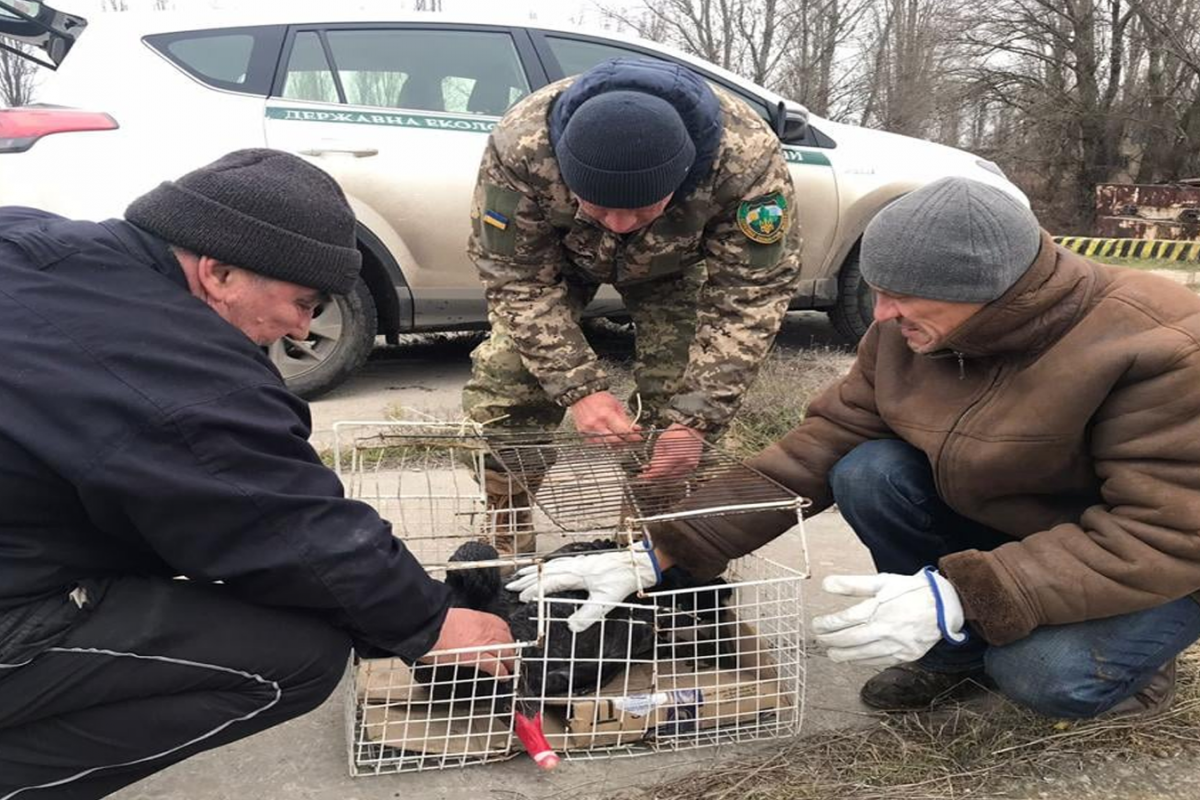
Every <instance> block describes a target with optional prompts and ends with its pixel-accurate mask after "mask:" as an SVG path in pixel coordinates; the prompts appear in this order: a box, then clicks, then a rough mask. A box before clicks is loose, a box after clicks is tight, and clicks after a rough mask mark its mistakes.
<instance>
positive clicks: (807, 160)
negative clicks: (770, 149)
mask: <svg viewBox="0 0 1200 800" xmlns="http://www.w3.org/2000/svg"><path fill="white" fill-rule="evenodd" d="M783 156H784V158H786V159H787V162H788V163H789V164H808V165H809V166H813V167H828V166H830V164H829V157H828V156H826V155H825V154H824V153H814V152H813V151H812V150H800V149H799V148H796V147H784V148H783Z"/></svg>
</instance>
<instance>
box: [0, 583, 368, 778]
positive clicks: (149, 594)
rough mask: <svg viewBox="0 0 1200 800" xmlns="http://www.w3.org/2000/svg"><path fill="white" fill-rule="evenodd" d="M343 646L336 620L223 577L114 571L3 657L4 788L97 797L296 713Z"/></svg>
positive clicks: (342, 657)
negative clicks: (88, 604)
mask: <svg viewBox="0 0 1200 800" xmlns="http://www.w3.org/2000/svg"><path fill="white" fill-rule="evenodd" d="M67 602H70V601H67ZM349 651H350V641H349V638H348V637H347V635H346V634H344V633H342V632H340V631H338V630H336V629H335V628H333V627H332V626H331V625H329V624H327V623H325V622H323V621H321V620H319V619H317V618H315V617H313V616H311V615H308V614H305V613H303V612H298V611H294V610H283V609H274V608H265V607H262V606H255V605H251V604H249V603H246V602H244V601H241V600H239V599H237V598H236V597H234V596H233V595H232V593H230V592H228V591H227V590H225V589H224V588H223V587H221V586H204V585H197V584H192V583H188V582H186V581H171V580H161V579H153V578H121V579H118V580H116V581H113V582H112V583H111V584H110V585H109V586H108V588H107V591H106V592H105V594H104V596H103V599H102V600H101V601H100V602H99V603H97V604H96V606H95V608H94V609H92V610H91V612H90V613H87V614H85V615H83V618H82V620H81V621H80V622H79V624H77V625H76V626H75V627H73V628H72V629H71V631H70V632H69V633H68V634H67V636H66V638H65V639H63V640H62V641H59V642H57V644H56V645H55V646H54V647H52V648H50V649H49V650H47V651H46V652H44V653H42V654H40V655H38V656H37V657H36V658H35V659H33V660H32V661H31V662H29V663H27V664H24V665H5V666H4V668H3V669H0V800H10V798H17V800H50V798H55V799H56V800H57V798H96V797H103V796H105V795H107V794H109V793H111V792H115V791H116V790H117V789H120V788H121V787H123V786H127V785H129V784H131V783H134V782H136V781H138V780H140V779H142V778H144V777H146V776H147V775H150V774H152V773H154V772H157V771H159V770H161V769H164V768H166V767H168V766H170V765H172V764H175V763H177V762H179V761H182V760H183V759H185V758H188V757H189V756H192V755H195V754H196V753H199V752H202V751H204V750H211V749H213V748H215V747H220V746H221V745H224V744H228V743H229V742H232V741H235V740H237V739H241V738H243V737H245V736H249V735H251V734H253V733H257V732H258V731H262V730H265V729H267V728H270V727H272V726H274V725H278V724H279V723H281V722H284V721H286V720H289V719H292V718H294V717H297V716H300V715H301V714H304V713H307V712H308V711H311V710H312V709H314V708H316V707H317V706H318V705H320V704H321V703H322V702H323V701H324V700H325V699H326V698H327V697H328V696H329V695H330V693H331V692H332V691H333V690H334V688H335V687H336V686H337V684H338V682H339V680H340V679H341V677H342V675H343V673H344V671H345V667H346V661H347V657H348V655H349Z"/></svg>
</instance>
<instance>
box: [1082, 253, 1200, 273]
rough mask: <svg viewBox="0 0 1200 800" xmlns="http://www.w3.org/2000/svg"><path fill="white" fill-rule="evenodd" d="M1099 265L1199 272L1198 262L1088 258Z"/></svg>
mask: <svg viewBox="0 0 1200 800" xmlns="http://www.w3.org/2000/svg"><path fill="white" fill-rule="evenodd" d="M1088 258H1090V259H1092V260H1093V261H1099V262H1100V263H1101V264H1112V265H1113V266H1114V267H1132V268H1133V269H1169V270H1177V271H1180V272H1197V271H1200V262H1197V261H1173V260H1169V259H1163V258H1122V257H1121V256H1088Z"/></svg>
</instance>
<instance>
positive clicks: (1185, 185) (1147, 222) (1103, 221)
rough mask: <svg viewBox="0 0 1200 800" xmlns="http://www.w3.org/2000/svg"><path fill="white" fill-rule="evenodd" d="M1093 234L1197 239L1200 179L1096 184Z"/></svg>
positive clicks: (1199, 210)
mask: <svg viewBox="0 0 1200 800" xmlns="http://www.w3.org/2000/svg"><path fill="white" fill-rule="evenodd" d="M1095 235H1096V237H1098V238H1101V239H1146V240H1153V241H1160V240H1167V241H1200V178H1191V179H1188V180H1183V181H1179V182H1177V183H1172V184H1153V185H1149V184H1129V183H1102V184H1099V185H1097V186H1096V232H1095Z"/></svg>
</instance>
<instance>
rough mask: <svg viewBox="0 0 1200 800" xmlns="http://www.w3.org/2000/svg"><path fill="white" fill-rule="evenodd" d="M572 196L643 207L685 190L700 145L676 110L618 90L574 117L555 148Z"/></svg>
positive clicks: (653, 98) (595, 99) (613, 205)
mask: <svg viewBox="0 0 1200 800" xmlns="http://www.w3.org/2000/svg"><path fill="white" fill-rule="evenodd" d="M555 155H556V156H557V158H558V168H559V171H560V172H562V176H563V180H564V181H565V182H566V184H567V188H569V189H570V190H571V191H572V192H574V193H575V194H577V195H578V196H579V197H580V198H582V199H583V200H586V201H587V202H589V203H593V204H595V205H598V206H604V207H605V208H623V209H628V208H642V207H643V206H649V205H653V204H655V203H657V202H658V201H660V200H662V199H663V198H664V197H666V196H667V195H669V194H670V193H671V192H673V191H675V190H676V189H678V188H679V186H680V184H682V183H683V179H684V178H685V177H686V176H687V173H688V170H689V169H691V166H692V162H693V161H694V160H695V158H696V146H695V144H693V143H692V138H691V136H689V135H688V131H687V127H686V126H685V125H684V123H683V119H682V118H681V117H680V116H679V112H678V111H676V110H675V107H674V106H672V105H671V104H670V103H668V102H667V101H666V100H663V99H662V98H661V97H656V96H654V95H651V94H646V93H645V92H635V91H612V92H604V93H603V94H598V95H596V96H595V97H593V98H591V99H590V100H587V101H585V102H584V103H583V104H582V105H580V106H579V108H577V109H576V110H575V113H574V114H572V115H571V119H570V120H568V121H567V124H566V127H565V128H563V132H562V134H561V135H560V136H559V138H558V143H557V145H556V148H555Z"/></svg>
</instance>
